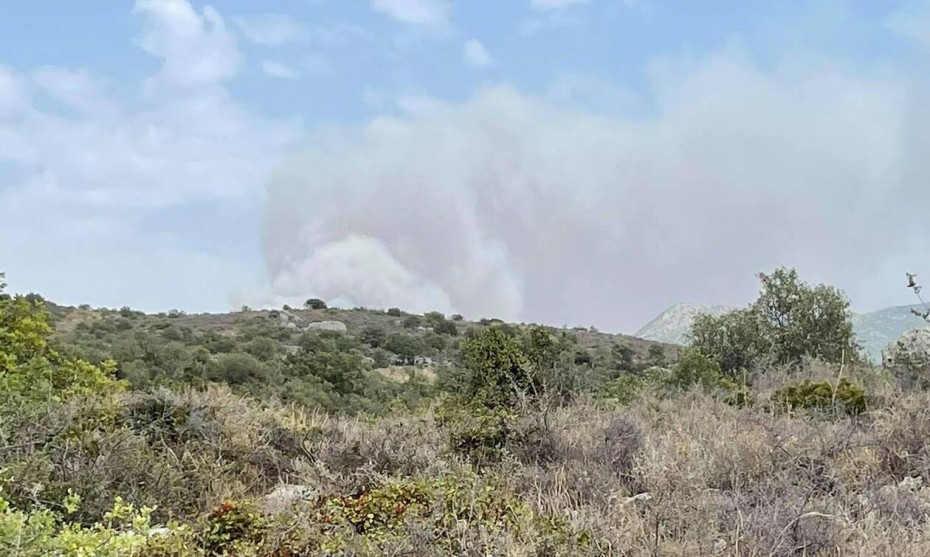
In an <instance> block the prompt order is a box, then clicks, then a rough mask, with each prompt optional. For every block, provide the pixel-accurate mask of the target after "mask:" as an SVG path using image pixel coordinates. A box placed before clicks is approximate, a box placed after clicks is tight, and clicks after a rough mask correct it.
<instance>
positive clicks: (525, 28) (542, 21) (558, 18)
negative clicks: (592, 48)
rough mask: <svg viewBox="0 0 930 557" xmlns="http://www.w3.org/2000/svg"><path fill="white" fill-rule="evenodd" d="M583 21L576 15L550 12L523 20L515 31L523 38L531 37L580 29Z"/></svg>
mask: <svg viewBox="0 0 930 557" xmlns="http://www.w3.org/2000/svg"><path fill="white" fill-rule="evenodd" d="M583 24H584V20H583V19H582V18H580V17H579V16H578V15H577V14H574V13H570V12H565V11H561V10H558V11H551V12H548V13H544V14H540V15H538V16H532V17H528V18H526V19H524V20H523V21H521V22H520V23H519V24H518V25H517V31H518V32H519V33H520V35H522V36H524V37H532V36H535V35H538V34H539V33H542V32H544V31H552V30H556V29H568V28H577V27H581V26H582V25H583Z"/></svg>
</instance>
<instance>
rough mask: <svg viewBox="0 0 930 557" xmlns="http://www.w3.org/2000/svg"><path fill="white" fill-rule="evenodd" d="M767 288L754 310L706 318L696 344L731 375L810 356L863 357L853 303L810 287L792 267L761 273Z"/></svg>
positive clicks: (697, 328) (699, 323)
mask: <svg viewBox="0 0 930 557" xmlns="http://www.w3.org/2000/svg"><path fill="white" fill-rule="evenodd" d="M759 279H760V281H761V282H762V290H761V292H760V294H759V297H758V298H757V299H756V301H755V302H753V303H752V304H751V305H750V306H749V307H747V308H745V309H741V310H737V311H733V312H730V313H726V314H724V315H721V316H713V315H701V316H699V317H698V318H697V319H696V320H695V322H694V325H693V327H692V330H691V337H692V341H691V346H693V347H694V348H695V349H697V350H698V351H699V352H700V353H702V354H704V355H705V356H707V357H709V358H711V359H713V360H714V361H716V362H717V363H718V364H719V365H720V367H721V370H722V371H723V372H724V373H727V374H729V375H735V374H738V373H740V372H742V371H745V370H748V369H751V368H753V367H757V366H758V365H759V364H760V363H766V364H769V365H778V364H781V365H790V366H798V365H800V364H801V363H802V361H803V360H804V359H805V358H814V359H820V360H823V361H826V362H832V363H842V362H843V361H846V360H852V359H856V358H857V357H858V347H857V346H856V343H855V337H854V334H853V327H852V322H851V321H850V312H849V300H847V299H846V297H845V296H844V295H843V293H842V292H840V291H838V290H836V289H835V288H833V287H830V286H825V285H817V286H810V285H808V284H806V283H804V282H802V281H801V280H800V279H799V278H798V274H797V272H796V271H795V270H793V269H785V268H780V269H776V270H775V271H774V272H773V273H771V274H765V273H760V274H759Z"/></svg>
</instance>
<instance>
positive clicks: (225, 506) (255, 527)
mask: <svg viewBox="0 0 930 557" xmlns="http://www.w3.org/2000/svg"><path fill="white" fill-rule="evenodd" d="M266 530H267V524H266V522H265V519H264V518H263V517H262V516H261V515H260V514H259V513H258V511H257V510H256V509H255V508H254V507H253V506H252V505H250V504H246V503H239V502H233V501H225V502H223V503H221V504H220V505H218V506H217V507H216V508H215V509H213V512H212V513H210V515H209V516H208V517H207V526H206V529H205V531H204V532H203V540H202V545H203V548H204V549H205V550H206V552H207V554H208V555H230V554H232V555H235V554H236V550H237V549H238V548H240V547H242V546H248V545H250V544H257V543H259V542H260V541H261V539H262V537H263V536H264V534H265V531H266Z"/></svg>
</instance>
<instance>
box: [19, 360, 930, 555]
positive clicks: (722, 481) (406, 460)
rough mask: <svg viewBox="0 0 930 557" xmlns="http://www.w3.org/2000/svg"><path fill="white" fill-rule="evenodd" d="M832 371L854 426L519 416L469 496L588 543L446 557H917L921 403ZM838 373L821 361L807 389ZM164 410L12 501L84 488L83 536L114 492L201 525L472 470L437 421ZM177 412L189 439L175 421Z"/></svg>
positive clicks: (753, 411)
mask: <svg viewBox="0 0 930 557" xmlns="http://www.w3.org/2000/svg"><path fill="white" fill-rule="evenodd" d="M844 373H845V374H846V375H845V376H849V375H850V374H851V375H852V376H853V377H852V378H853V380H855V381H857V382H859V383H860V384H865V385H867V386H868V387H869V392H870V395H871V396H872V401H873V402H872V406H871V407H870V409H869V411H868V412H866V413H865V414H863V415H859V416H856V417H849V416H845V415H828V414H823V413H803V412H801V413H794V414H787V413H783V412H774V411H772V410H770V409H768V408H767V407H766V406H765V405H764V404H759V405H757V406H756V407H755V408H742V409H740V408H734V407H731V406H728V405H727V404H724V403H723V402H722V401H721V400H720V399H719V397H717V396H714V395H711V394H703V393H697V392H692V393H685V394H683V395H681V396H678V397H674V398H666V399H658V398H644V399H640V400H638V401H636V402H634V403H633V404H631V405H629V406H626V407H617V406H611V405H605V404H604V403H603V402H598V401H594V400H579V401H576V402H575V403H573V404H571V405H570V406H568V407H565V408H561V409H556V410H553V411H551V412H548V413H544V414H542V413H537V414H533V413H529V414H526V415H525V416H524V417H523V418H522V421H521V422H519V423H518V426H517V435H515V436H514V438H513V441H512V442H511V444H510V445H508V447H507V456H506V457H505V458H504V460H503V462H501V463H499V464H496V465H493V466H491V467H489V468H485V469H482V470H480V471H479V476H478V477H479V478H481V479H480V482H488V485H494V486H496V487H495V488H494V489H495V490H497V491H499V492H501V493H507V494H510V495H508V497H509V496H512V497H513V498H515V499H516V500H518V501H520V502H521V504H523V505H526V506H527V507H529V508H530V509H532V510H533V511H535V513H537V514H538V515H540V516H546V517H555V518H558V519H559V520H562V521H565V522H566V523H567V524H568V525H570V527H571V529H572V531H584V532H587V533H589V535H590V539H591V543H590V544H588V545H587V546H581V545H579V546H577V547H573V548H571V549H569V550H566V549H565V548H564V546H563V547H562V549H559V550H553V549H552V547H551V546H547V545H544V544H543V543H542V542H541V541H539V540H538V539H536V538H534V537H533V535H531V532H535V530H522V529H521V528H523V527H522V526H520V525H519V524H515V525H511V526H507V527H497V528H490V529H489V528H488V527H486V526H485V525H482V524H480V523H469V522H465V523H462V524H460V525H459V526H457V528H460V529H461V531H460V532H459V534H457V535H458V536H460V538H461V539H460V540H458V541H456V543H457V544H459V543H460V544H461V545H459V546H458V547H469V548H472V549H470V550H463V551H462V552H461V553H456V554H464V555H512V556H524V555H526V556H529V555H537V556H542V555H618V556H621V555H622V556H643V557H646V556H657V555H662V556H696V555H721V556H759V557H772V556H785V557H787V556H801V555H808V556H815V555H824V556H826V555H834V556H835V555H862V556H875V557H882V556H889V557H890V556H894V557H910V556H915V557H916V556H926V555H928V554H930V549H928V548H930V394H928V393H927V392H924V391H902V390H899V389H898V388H897V387H896V386H895V385H894V384H893V383H892V382H890V381H888V380H887V379H886V378H883V377H881V376H880V375H875V374H874V373H872V372H855V373H850V372H847V371H844ZM837 375H838V370H836V369H829V368H820V367H817V366H814V367H813V368H812V369H811V370H810V371H808V372H807V375H805V377H807V376H810V377H813V378H820V377H830V378H832V379H833V380H835V379H836V377H837ZM786 379H787V377H786V376H779V375H778V374H777V373H773V374H771V375H770V376H767V377H766V379H765V380H764V381H759V385H760V386H761V390H760V391H759V392H758V393H756V394H757V395H758V396H759V397H760V399H763V400H764V398H765V393H766V392H770V391H772V390H774V389H775V388H777V386H778V384H779V382H780V381H783V380H786ZM160 396H161V398H159V397H157V396H153V395H144V396H143V395H130V396H129V397H128V398H127V399H126V400H124V401H123V402H122V403H121V404H122V406H121V407H120V408H119V409H117V411H116V412H115V416H116V417H115V418H114V419H115V420H116V422H115V424H111V425H110V426H107V427H106V428H104V429H102V430H99V431H96V432H89V431H83V430H82V431H80V432H78V433H75V434H69V435H62V436H61V437H60V440H58V441H56V442H55V443H49V444H47V445H46V446H44V447H41V448H36V449H22V450H18V451H13V450H6V451H5V452H4V459H5V460H6V462H5V463H4V464H5V465H6V466H7V467H10V468H12V469H14V470H16V472H17V475H18V480H19V483H17V484H16V485H14V486H13V490H12V493H13V494H14V495H16V496H17V497H18V498H19V500H20V501H22V502H23V503H24V504H26V503H28V501H29V497H30V495H29V489H30V486H32V485H35V484H42V485H44V486H46V487H45V489H46V490H52V489H54V490H55V491H56V492H57V493H58V495H60V493H61V492H62V491H63V490H64V489H65V487H66V486H73V487H75V488H76V489H78V490H81V489H87V490H90V493H89V494H86V495H85V500H86V501H87V506H86V508H85V510H84V511H83V512H85V513H88V514H87V516H84V517H83V519H84V520H87V521H92V520H94V519H95V518H96V516H94V515H93V513H100V512H102V510H103V509H105V508H106V502H107V500H108V498H111V497H112V496H115V495H122V496H123V497H125V498H127V499H128V500H133V501H138V502H140V503H158V504H159V505H160V508H161V509H166V510H170V513H169V514H171V515H172V516H174V517H176V518H182V519H185V518H186V519H190V520H194V519H196V517H197V516H201V515H203V514H204V513H206V512H209V509H210V508H211V506H212V505H214V504H215V503H216V502H217V501H220V500H222V499H225V498H230V497H232V498H237V499H243V498H245V499H249V498H251V499H256V500H259V501H260V500H261V499H262V497H264V496H265V495H266V494H268V493H270V492H271V491H273V490H274V489H275V487H276V486H279V485H285V484H286V485H302V486H306V487H307V488H308V492H310V493H313V494H314V496H320V497H332V496H345V495H348V494H353V493H364V492H365V491H366V490H368V489H371V488H373V487H377V486H385V485H391V484H396V483H402V482H408V481H427V480H429V479H431V478H449V477H452V478H462V477H468V476H469V474H473V473H474V472H475V471H474V470H473V469H472V468H471V467H470V466H469V465H468V464H466V463H465V462H464V461H463V460H461V459H460V458H458V457H455V456H453V455H451V454H450V453H449V452H448V451H447V448H446V441H445V437H444V433H443V431H442V429H441V428H439V427H438V426H437V424H436V423H435V422H434V419H433V417H432V414H431V413H429V412H426V413H424V414H421V415H398V416H394V417H387V418H380V419H371V420H368V419H361V418H341V417H340V418H337V417H332V416H327V415H325V414H321V413H306V412H303V411H301V410H299V409H296V408H283V407H280V406H276V405H274V404H268V405H265V406H262V405H259V404H257V403H255V402H254V401H250V400H248V399H244V398H240V397H236V396H234V395H232V394H231V393H229V391H228V390H226V389H213V390H210V391H208V392H204V393H196V392H188V393H184V394H171V393H163V394H162V395H160ZM178 408H183V409H184V416H185V420H184V421H183V425H179V423H181V422H177V423H175V422H172V421H171V419H170V416H171V415H172V412H177V409H178ZM79 415H80V412H79V411H78V410H76V409H74V408H71V409H62V410H60V411H59V412H58V413H57V414H55V415H54V416H46V417H45V418H43V419H44V420H45V423H43V424H41V425H36V426H35V427H34V429H33V430H25V429H24V430H23V431H22V432H21V434H20V435H19V436H18V437H17V438H16V439H12V440H11V443H12V442H17V443H22V442H24V441H27V440H28V439H27V438H28V437H29V436H30V435H33V436H40V435H47V432H48V431H49V430H50V429H67V427H66V426H67V425H68V424H70V423H77V422H78V419H79V418H78V416H79ZM82 419H86V418H82ZM86 429H87V428H86V427H85V430H86ZM30 431H32V433H30ZM30 463H32V464H30ZM36 463H39V464H40V465H38V464H36ZM30 465H34V466H33V467H32V468H30V467H29V466H30ZM36 497H39V495H36ZM35 502H36V503H38V502H39V501H38V500H37V501H35ZM301 516H303V518H302V520H310V515H305V516H304V515H301ZM429 524H430V522H429V521H426V522H422V521H421V522H416V523H414V522H411V523H409V524H407V525H406V526H404V528H405V529H404V531H403V534H402V535H401V536H400V537H398V538H397V539H393V540H392V541H390V543H389V544H388V545H381V546H379V549H377V550H374V549H368V550H366V549H364V548H363V546H362V545H359V548H360V549H357V550H353V551H354V552H348V553H346V554H347V555H349V554H351V555H382V554H387V553H384V552H385V551H387V549H385V548H386V547H391V548H393V549H392V550H391V551H396V553H393V554H398V555H399V554H404V555H422V556H427V555H437V554H449V553H442V552H440V550H439V549H437V548H438V547H440V546H438V545H436V544H437V543H438V542H437V541H436V539H435V538H434V537H431V536H432V534H430V531H429ZM353 535H355V534H353ZM358 535H359V536H362V534H358ZM447 541H448V540H447ZM353 543H354V542H353ZM351 545H352V544H351V543H350V546H351ZM353 547H354V546H353Z"/></svg>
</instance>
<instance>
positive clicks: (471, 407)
mask: <svg viewBox="0 0 930 557" xmlns="http://www.w3.org/2000/svg"><path fill="white" fill-rule="evenodd" d="M517 418H518V414H517V413H516V412H515V411H514V410H512V409H509V408H504V407H494V408H490V407H488V406H485V405H484V404H481V403H480V402H476V401H460V400H457V399H448V400H447V401H446V402H445V403H444V404H443V405H442V406H441V407H440V408H439V410H438V412H437V416H436V422H437V424H438V425H439V427H441V428H443V430H444V431H445V433H446V440H447V447H448V449H449V451H450V452H451V453H452V454H455V455H458V456H461V457H463V458H465V459H466V460H468V461H469V462H470V463H471V464H473V465H475V466H479V467H480V466H486V465H489V464H492V463H495V462H499V461H500V460H501V458H502V457H503V456H504V454H505V450H506V446H507V442H508V440H509V439H510V437H511V434H512V432H513V428H514V423H515V421H516V420H517Z"/></svg>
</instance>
